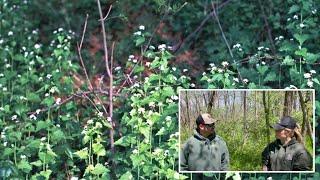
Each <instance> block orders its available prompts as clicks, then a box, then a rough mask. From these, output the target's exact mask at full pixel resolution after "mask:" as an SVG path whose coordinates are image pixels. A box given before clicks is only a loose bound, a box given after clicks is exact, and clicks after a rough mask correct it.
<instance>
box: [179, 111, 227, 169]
mask: <svg viewBox="0 0 320 180" xmlns="http://www.w3.org/2000/svg"><path fill="white" fill-rule="evenodd" d="M216 121H217V120H215V119H213V118H212V117H211V116H210V114H208V113H204V114H201V115H199V116H198V117H197V119H196V124H197V128H196V129H195V130H194V134H193V136H192V137H190V138H189V139H188V140H187V142H186V143H185V144H184V145H183V148H182V150H181V151H180V171H227V170H228V168H229V152H228V148H227V145H226V143H225V142H224V140H223V139H222V138H221V137H220V136H218V135H216V132H215V123H216Z"/></svg>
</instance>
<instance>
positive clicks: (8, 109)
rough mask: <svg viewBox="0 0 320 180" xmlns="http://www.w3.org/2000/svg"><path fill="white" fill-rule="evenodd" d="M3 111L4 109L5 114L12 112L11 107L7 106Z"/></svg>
mask: <svg viewBox="0 0 320 180" xmlns="http://www.w3.org/2000/svg"><path fill="white" fill-rule="evenodd" d="M3 109H4V112H6V113H7V112H9V111H10V106H9V105H5V106H4V107H3Z"/></svg>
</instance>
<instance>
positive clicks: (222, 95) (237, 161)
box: [179, 89, 315, 173]
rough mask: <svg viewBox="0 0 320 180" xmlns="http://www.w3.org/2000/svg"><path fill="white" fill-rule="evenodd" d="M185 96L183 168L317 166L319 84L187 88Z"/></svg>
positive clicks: (182, 99) (181, 106) (301, 168)
mask: <svg viewBox="0 0 320 180" xmlns="http://www.w3.org/2000/svg"><path fill="white" fill-rule="evenodd" d="M179 96H180V97H179V133H180V152H179V172H226V171H241V172H253V171H254V172H257V171H258V172H260V173H263V172H268V173H270V172H278V173H285V172H290V173H294V172H304V173H312V172H314V170H315V118H314V117H315V99H314V98H315V91H314V90H313V89H308V90H299V89H294V90H292V89H281V90H279V89H265V90H244V89H243V90H207V89H196V90H194V89H193V90H189V89H181V90H180V91H179Z"/></svg>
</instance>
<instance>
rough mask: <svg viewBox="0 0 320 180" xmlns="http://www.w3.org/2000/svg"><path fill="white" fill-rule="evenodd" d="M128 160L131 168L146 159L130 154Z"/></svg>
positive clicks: (139, 155) (142, 156)
mask: <svg viewBox="0 0 320 180" xmlns="http://www.w3.org/2000/svg"><path fill="white" fill-rule="evenodd" d="M130 159H131V161H132V165H133V168H135V167H137V166H138V165H140V164H141V162H142V161H145V160H146V158H145V156H144V155H142V154H131V155H130Z"/></svg>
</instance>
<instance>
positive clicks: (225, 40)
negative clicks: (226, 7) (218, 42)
mask: <svg viewBox="0 0 320 180" xmlns="http://www.w3.org/2000/svg"><path fill="white" fill-rule="evenodd" d="M211 3H212V2H211ZM212 8H213V15H214V17H215V18H216V21H217V23H218V26H219V29H220V31H221V34H222V37H223V39H224V42H225V43H226V45H227V47H228V51H229V54H230V56H231V58H232V61H233V63H236V60H235V59H234V56H233V53H232V51H231V48H230V45H229V42H228V40H227V38H226V36H225V35H224V31H223V29H222V26H221V23H220V20H219V17H218V15H217V13H216V9H215V6H214V4H213V3H212ZM237 71H238V75H239V78H240V80H241V82H242V77H241V73H240V70H239V68H238V67H237Z"/></svg>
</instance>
